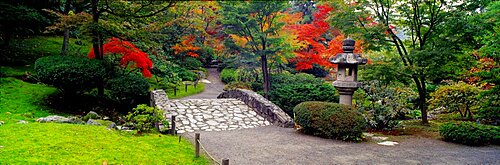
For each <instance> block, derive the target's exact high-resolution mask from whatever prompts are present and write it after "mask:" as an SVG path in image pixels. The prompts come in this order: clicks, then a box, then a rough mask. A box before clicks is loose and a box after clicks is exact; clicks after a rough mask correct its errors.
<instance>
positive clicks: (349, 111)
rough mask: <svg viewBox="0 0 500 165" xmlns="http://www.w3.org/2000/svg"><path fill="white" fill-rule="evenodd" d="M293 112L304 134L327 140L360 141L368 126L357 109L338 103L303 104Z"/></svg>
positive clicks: (315, 102) (313, 102) (311, 102)
mask: <svg viewBox="0 0 500 165" xmlns="http://www.w3.org/2000/svg"><path fill="white" fill-rule="evenodd" d="M293 112H294V113H295V123H297V124H298V125H300V126H301V127H302V128H301V129H300V130H301V131H302V132H304V133H306V134H312V135H316V136H320V137H325V138H334V139H340V140H348V141H360V140H361V136H362V132H363V130H364V128H365V125H366V123H365V119H364V118H363V116H362V115H361V113H359V112H358V111H357V110H356V109H354V108H352V107H350V106H346V105H340V104H337V103H328V102H317V101H310V102H303V103H300V104H299V105H297V106H295V108H294V109H293Z"/></svg>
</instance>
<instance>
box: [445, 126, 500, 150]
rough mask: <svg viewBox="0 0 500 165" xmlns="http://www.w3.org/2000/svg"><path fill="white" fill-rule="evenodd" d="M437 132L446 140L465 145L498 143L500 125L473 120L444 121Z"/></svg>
mask: <svg viewBox="0 0 500 165" xmlns="http://www.w3.org/2000/svg"><path fill="white" fill-rule="evenodd" d="M439 134H440V135H441V136H442V137H443V138H444V140H446V141H450V142H455V143H461V144H466V145H485V144H489V143H495V144H499V142H500V127H499V126H489V125H481V124H476V123H473V122H461V123H459V124H456V123H451V122H450V123H446V124H443V125H441V126H440V127H439Z"/></svg>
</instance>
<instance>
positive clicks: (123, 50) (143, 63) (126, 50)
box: [88, 38, 153, 77]
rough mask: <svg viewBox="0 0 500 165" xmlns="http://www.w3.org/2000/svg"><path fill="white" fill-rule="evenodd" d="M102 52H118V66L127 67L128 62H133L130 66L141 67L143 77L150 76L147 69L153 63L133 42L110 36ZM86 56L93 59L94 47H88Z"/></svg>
mask: <svg viewBox="0 0 500 165" xmlns="http://www.w3.org/2000/svg"><path fill="white" fill-rule="evenodd" d="M103 54H104V55H109V54H119V55H122V56H121V60H120V66H121V67H127V66H129V64H130V62H133V63H134V65H131V67H135V68H139V69H141V72H142V75H143V76H144V77H151V76H152V75H151V72H150V71H149V69H151V68H153V63H152V62H151V60H150V59H149V57H148V54H146V53H144V52H143V51H141V50H140V49H139V48H137V47H136V46H135V45H134V44H132V43H130V42H128V41H123V40H120V39H118V38H111V39H109V40H108V41H107V42H106V43H105V44H104V45H103ZM88 57H89V58H91V59H93V58H95V54H94V49H93V48H92V49H90V52H89V54H88Z"/></svg>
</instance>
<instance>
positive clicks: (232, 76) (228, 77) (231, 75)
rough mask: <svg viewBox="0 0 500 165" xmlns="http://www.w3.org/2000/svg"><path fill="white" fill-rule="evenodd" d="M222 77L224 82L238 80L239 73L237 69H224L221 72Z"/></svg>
mask: <svg viewBox="0 0 500 165" xmlns="http://www.w3.org/2000/svg"><path fill="white" fill-rule="evenodd" d="M220 79H221V81H222V82H224V83H226V84H228V83H230V82H234V81H238V73H237V71H236V69H229V68H226V69H223V70H222V72H221V73H220Z"/></svg>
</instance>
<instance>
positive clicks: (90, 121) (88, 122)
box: [85, 119, 101, 125]
mask: <svg viewBox="0 0 500 165" xmlns="http://www.w3.org/2000/svg"><path fill="white" fill-rule="evenodd" d="M85 124H86V125H101V123H99V122H97V121H95V120H92V119H89V120H87V123H85Z"/></svg>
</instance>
